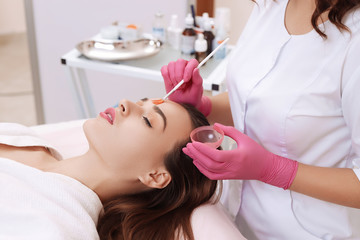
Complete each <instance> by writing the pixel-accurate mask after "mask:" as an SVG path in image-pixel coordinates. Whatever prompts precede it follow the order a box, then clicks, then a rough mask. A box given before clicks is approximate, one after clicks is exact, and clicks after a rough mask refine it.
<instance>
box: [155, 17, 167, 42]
mask: <svg viewBox="0 0 360 240" xmlns="http://www.w3.org/2000/svg"><path fill="white" fill-rule="evenodd" d="M152 34H153V36H154V37H155V38H156V39H158V40H160V41H162V42H163V43H165V40H166V35H165V21H164V14H163V13H161V12H157V13H156V14H155V19H154V22H153V26H152Z"/></svg>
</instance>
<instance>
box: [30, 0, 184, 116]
mask: <svg viewBox="0 0 360 240" xmlns="http://www.w3.org/2000/svg"><path fill="white" fill-rule="evenodd" d="M186 5H187V1H182V0H177V1H166V0H152V1H142V0H132V1H125V0H102V1H89V0H77V1H63V0H52V1H48V0H33V9H34V11H33V14H34V22H35V31H36V41H37V50H38V51H37V53H38V60H39V74H40V79H41V88H42V99H43V107H44V114H45V122H46V123H51V122H59V121H67V120H73V119H77V118H79V117H80V115H79V113H78V112H77V108H76V106H75V105H74V99H73V95H72V91H71V89H70V87H69V86H70V85H69V83H68V78H67V76H66V73H65V69H64V66H62V65H61V64H60V58H61V56H62V55H64V54H65V53H67V52H68V51H70V50H71V49H73V48H74V46H75V45H76V44H77V43H78V42H80V41H82V40H85V39H88V38H89V37H91V36H93V35H95V34H96V33H98V32H99V30H100V29H101V28H102V27H104V26H107V25H109V24H111V23H112V22H114V21H116V20H117V21H121V22H128V23H135V24H139V25H141V26H142V27H143V29H144V30H145V31H150V30H151V25H152V21H153V19H154V13H155V12H157V11H159V10H160V11H162V12H164V13H165V16H166V18H167V19H170V15H171V14H173V13H176V14H178V15H179V18H180V19H184V17H185V14H186V12H187V9H186ZM87 76H88V79H89V82H90V88H91V90H92V93H93V97H94V100H95V109H96V111H103V110H104V109H105V108H107V107H109V106H112V105H114V104H115V103H117V102H118V101H119V100H120V99H122V98H127V99H130V100H138V99H140V98H142V97H144V96H148V97H159V96H161V95H163V93H164V87H163V84H162V83H155V82H149V81H145V80H142V81H138V80H137V79H125V78H123V77H122V78H120V77H118V76H114V75H110V74H100V73H98V72H87ZM149 94H151V95H149Z"/></svg>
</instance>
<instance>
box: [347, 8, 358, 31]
mask: <svg viewBox="0 0 360 240" xmlns="http://www.w3.org/2000/svg"><path fill="white" fill-rule="evenodd" d="M343 22H344V24H345V25H346V26H347V27H348V28H349V29H350V30H351V32H352V33H358V32H359V31H360V7H359V8H356V9H354V10H351V11H350V12H349V13H347V14H346V15H345V17H344V19H343Z"/></svg>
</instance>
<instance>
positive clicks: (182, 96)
mask: <svg viewBox="0 0 360 240" xmlns="http://www.w3.org/2000/svg"><path fill="white" fill-rule="evenodd" d="M198 65H199V62H198V61H197V60H196V59H191V60H190V61H186V60H184V59H179V60H177V61H176V62H170V63H169V64H168V65H165V66H163V67H162V68H161V74H162V76H163V78H164V82H165V89H166V92H167V93H168V92H169V91H170V90H171V89H173V88H174V87H175V86H176V85H177V84H178V83H179V82H180V81H181V80H182V79H184V83H183V85H182V86H181V87H180V88H178V89H177V90H176V91H175V92H173V93H172V94H171V95H170V96H169V99H170V100H172V101H174V102H177V103H188V104H191V105H193V106H195V107H196V108H197V109H198V110H199V111H200V112H202V113H203V114H204V115H205V116H208V115H209V114H210V111H211V101H210V99H209V98H208V97H206V96H203V87H202V84H203V79H202V78H201V76H200V73H199V70H198V69H197V68H196V67H197V66H198Z"/></svg>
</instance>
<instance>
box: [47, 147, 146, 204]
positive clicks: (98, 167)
mask: <svg viewBox="0 0 360 240" xmlns="http://www.w3.org/2000/svg"><path fill="white" fill-rule="evenodd" d="M44 171H47V172H55V173H59V174H62V175H66V176H68V177H71V178H73V179H76V180H77V181H79V182H81V183H82V184H84V185H85V186H87V187H88V188H90V189H91V190H93V191H94V192H95V193H96V194H97V195H98V196H99V198H100V200H101V201H102V202H103V203H104V202H107V201H109V200H111V199H112V198H114V197H116V196H118V195H122V194H128V193H131V192H132V191H134V190H135V191H136V190H138V189H140V188H141V187H142V186H141V185H142V184H140V181H138V179H137V178H135V177H134V178H132V179H127V178H126V177H124V174H122V172H117V173H116V174H113V173H112V171H111V170H109V168H108V167H107V166H106V164H105V163H104V161H102V160H101V159H100V158H99V157H98V155H97V154H96V153H94V152H91V151H89V152H87V153H86V154H84V155H81V156H77V157H74V158H69V159H64V160H61V161H58V162H54V163H53V164H51V165H49V167H47V168H46V169H44Z"/></svg>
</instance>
